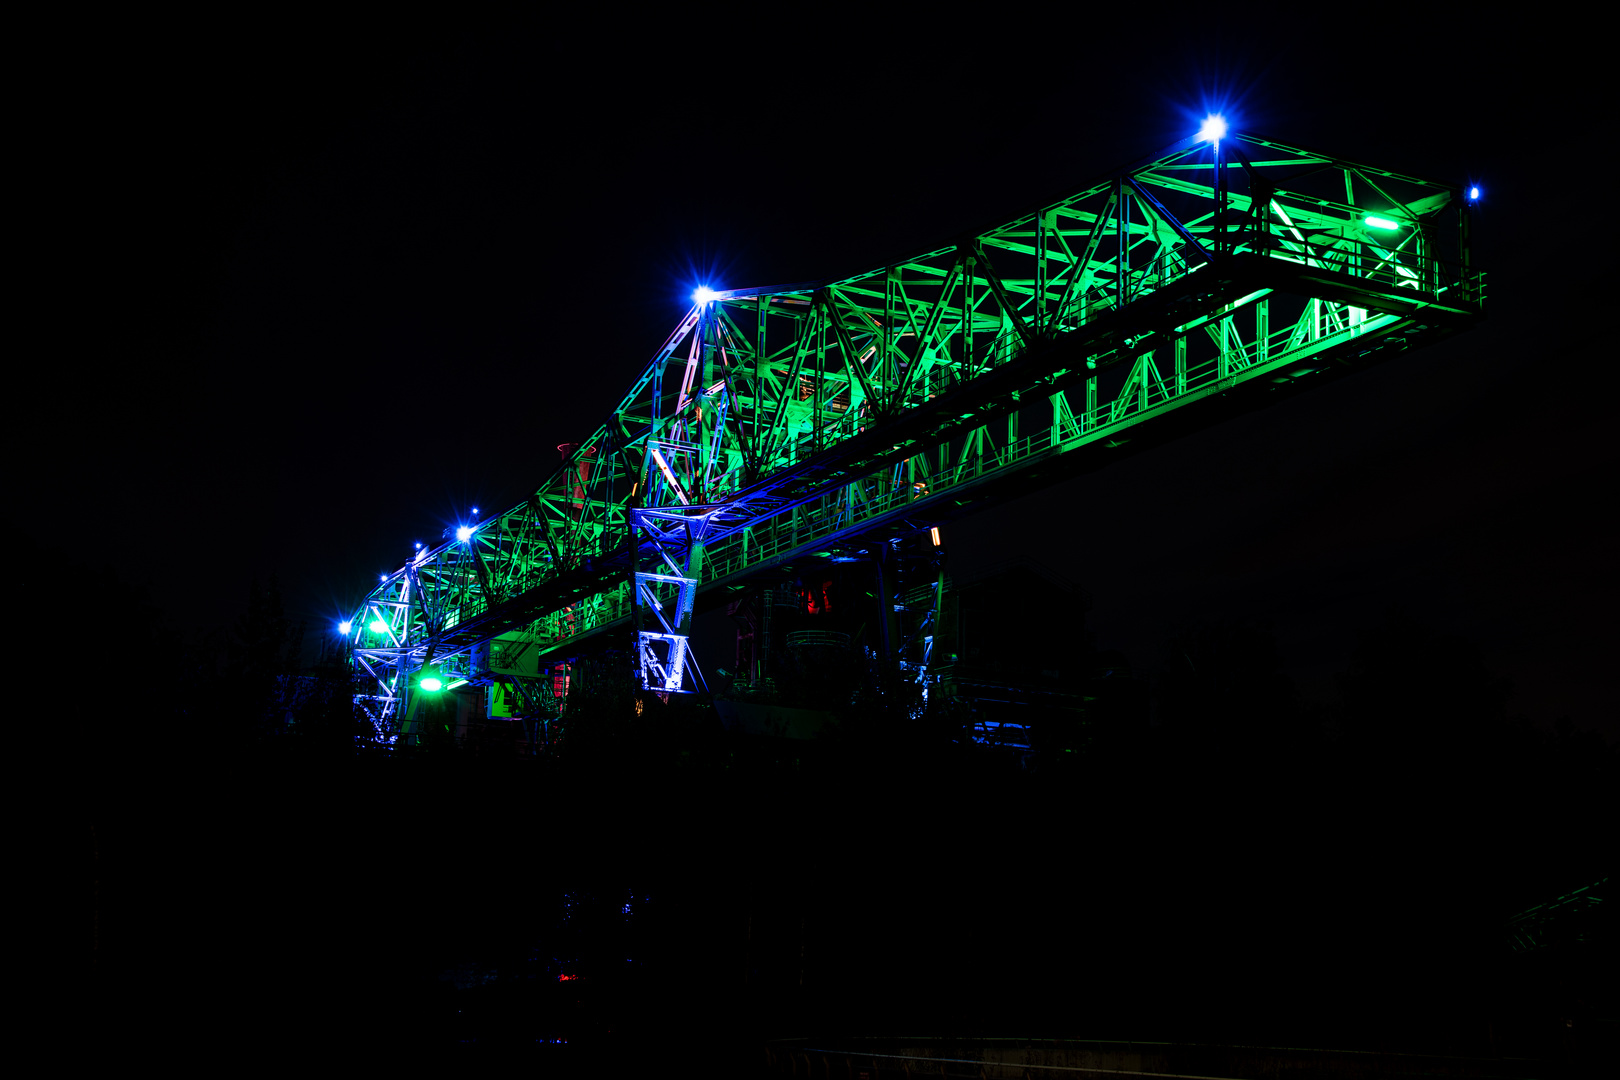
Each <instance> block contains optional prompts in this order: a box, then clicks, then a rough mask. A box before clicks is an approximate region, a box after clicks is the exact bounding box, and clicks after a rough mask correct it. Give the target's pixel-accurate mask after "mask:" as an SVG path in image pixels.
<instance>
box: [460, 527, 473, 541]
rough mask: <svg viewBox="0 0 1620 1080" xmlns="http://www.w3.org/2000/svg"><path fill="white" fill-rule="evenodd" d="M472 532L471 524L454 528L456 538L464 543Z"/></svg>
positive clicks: (470, 537) (470, 536) (469, 538)
mask: <svg viewBox="0 0 1620 1080" xmlns="http://www.w3.org/2000/svg"><path fill="white" fill-rule="evenodd" d="M472 532H473V531H472V526H471V525H463V526H462V527H461V528H459V529H457V530H456V539H457V540H460V541H461V542H462V543H463V544H465V543H466V542H467V541H468V540H471V539H472Z"/></svg>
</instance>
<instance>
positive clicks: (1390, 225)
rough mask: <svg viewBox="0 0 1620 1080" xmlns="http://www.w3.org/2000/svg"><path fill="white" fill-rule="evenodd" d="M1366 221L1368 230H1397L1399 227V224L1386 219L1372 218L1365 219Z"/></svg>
mask: <svg viewBox="0 0 1620 1080" xmlns="http://www.w3.org/2000/svg"><path fill="white" fill-rule="evenodd" d="M1366 221H1367V228H1369V229H1398V228H1400V227H1401V223H1400V222H1398V221H1391V220H1389V218H1387V217H1377V216H1373V217H1369V218H1367V219H1366Z"/></svg>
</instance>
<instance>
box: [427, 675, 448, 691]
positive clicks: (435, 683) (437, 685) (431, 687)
mask: <svg viewBox="0 0 1620 1080" xmlns="http://www.w3.org/2000/svg"><path fill="white" fill-rule="evenodd" d="M422 689H424V690H426V691H428V692H429V693H432V692H433V691H435V690H442V689H444V683H442V682H440V681H439V680H438V679H435V678H434V677H433V676H431V675H429V676H428V677H427V678H425V679H423V680H422Z"/></svg>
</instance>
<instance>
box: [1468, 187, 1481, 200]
mask: <svg viewBox="0 0 1620 1080" xmlns="http://www.w3.org/2000/svg"><path fill="white" fill-rule="evenodd" d="M1477 198H1479V185H1478V184H1475V185H1474V186H1473V187H1471V188H1469V189H1468V201H1469V202H1473V201H1474V200H1475V199H1477Z"/></svg>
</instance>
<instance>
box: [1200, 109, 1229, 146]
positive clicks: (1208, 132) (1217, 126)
mask: <svg viewBox="0 0 1620 1080" xmlns="http://www.w3.org/2000/svg"><path fill="white" fill-rule="evenodd" d="M1224 138H1226V121H1225V120H1224V119H1222V118H1221V117H1220V115H1219V114H1217V115H1214V116H1206V117H1204V126H1203V127H1201V128H1199V129H1198V140H1199V141H1200V142H1220V141H1221V140H1222V139H1224Z"/></svg>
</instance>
